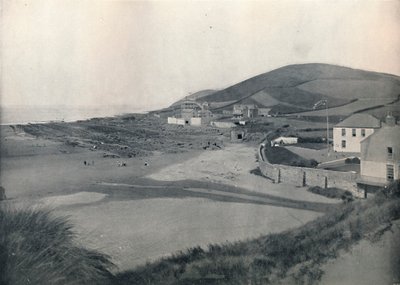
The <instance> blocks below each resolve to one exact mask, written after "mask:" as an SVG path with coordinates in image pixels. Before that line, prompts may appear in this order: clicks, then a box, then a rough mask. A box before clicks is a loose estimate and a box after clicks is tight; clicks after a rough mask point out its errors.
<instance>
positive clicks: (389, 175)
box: [386, 164, 394, 181]
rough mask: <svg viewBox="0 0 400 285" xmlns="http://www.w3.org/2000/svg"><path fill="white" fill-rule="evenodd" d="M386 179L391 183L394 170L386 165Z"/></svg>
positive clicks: (391, 166)
mask: <svg viewBox="0 0 400 285" xmlns="http://www.w3.org/2000/svg"><path fill="white" fill-rule="evenodd" d="M386 179H387V180H388V181H392V180H393V179H394V169H393V165H390V164H388V165H386Z"/></svg>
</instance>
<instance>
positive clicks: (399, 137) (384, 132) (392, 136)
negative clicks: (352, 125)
mask: <svg viewBox="0 0 400 285" xmlns="http://www.w3.org/2000/svg"><path fill="white" fill-rule="evenodd" d="M370 141H374V143H376V144H381V145H385V144H387V143H399V142H400V126H399V125H395V126H387V125H384V126H383V127H382V128H380V129H379V130H377V131H375V132H374V133H373V134H372V135H370V136H368V137H366V138H365V139H364V140H362V141H361V144H363V143H364V144H366V143H369V142H370Z"/></svg>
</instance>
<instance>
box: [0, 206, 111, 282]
mask: <svg viewBox="0 0 400 285" xmlns="http://www.w3.org/2000/svg"><path fill="white" fill-rule="evenodd" d="M73 240H74V233H73V231H72V229H71V224H70V223H69V222H68V221H67V219H66V218H56V217H54V216H53V215H52V214H51V213H50V212H49V211H46V210H32V209H26V210H25V209H24V210H16V209H11V208H9V207H5V206H3V207H2V206H1V205H0V284H2V285H14V284H18V285H19V284H63V285H69V284H71V285H73V284H109V283H110V280H112V279H113V275H112V274H111V273H110V271H109V269H110V268H111V267H113V264H112V263H111V262H110V260H109V258H108V256H106V255H104V254H101V253H99V252H96V251H93V250H88V249H84V248H81V247H79V246H77V245H76V244H75V243H74V241H73Z"/></svg>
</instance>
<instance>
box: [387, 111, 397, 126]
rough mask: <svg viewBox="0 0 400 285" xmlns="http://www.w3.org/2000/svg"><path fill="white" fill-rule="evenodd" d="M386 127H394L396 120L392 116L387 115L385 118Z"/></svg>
mask: <svg viewBox="0 0 400 285" xmlns="http://www.w3.org/2000/svg"><path fill="white" fill-rule="evenodd" d="M385 122H386V125H388V126H389V127H394V126H395V125H396V119H395V117H393V116H392V115H390V114H388V115H387V116H386V118H385Z"/></svg>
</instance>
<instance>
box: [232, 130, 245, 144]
mask: <svg viewBox="0 0 400 285" xmlns="http://www.w3.org/2000/svg"><path fill="white" fill-rule="evenodd" d="M245 136H246V132H245V130H243V129H237V130H235V129H234V130H232V131H231V142H242V141H243V139H244V138H245Z"/></svg>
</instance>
